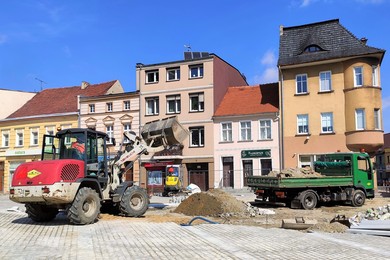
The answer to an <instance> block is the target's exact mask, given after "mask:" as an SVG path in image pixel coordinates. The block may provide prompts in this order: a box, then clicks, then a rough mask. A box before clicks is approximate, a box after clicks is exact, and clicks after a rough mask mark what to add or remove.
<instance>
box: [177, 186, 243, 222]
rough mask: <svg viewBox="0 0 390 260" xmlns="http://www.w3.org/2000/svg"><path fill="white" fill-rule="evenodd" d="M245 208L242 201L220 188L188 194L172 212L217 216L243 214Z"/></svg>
mask: <svg viewBox="0 0 390 260" xmlns="http://www.w3.org/2000/svg"><path fill="white" fill-rule="evenodd" d="M246 209H247V206H246V204H245V203H244V202H243V201H240V200H237V199H236V198H234V197H233V196H232V195H230V194H229V193H227V192H224V191H222V190H220V189H214V190H210V191H207V192H200V193H195V194H193V195H191V196H189V197H188V198H187V199H185V200H184V201H183V202H181V203H180V205H179V206H178V207H177V208H176V209H175V211H174V212H175V213H181V214H184V215H187V216H213V217H218V216H222V215H224V214H229V215H233V216H237V215H244V214H246V212H247V210H246Z"/></svg>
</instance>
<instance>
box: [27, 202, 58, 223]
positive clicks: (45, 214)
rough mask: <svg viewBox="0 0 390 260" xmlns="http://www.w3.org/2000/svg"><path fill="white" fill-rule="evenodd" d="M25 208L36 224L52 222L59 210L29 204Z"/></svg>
mask: <svg viewBox="0 0 390 260" xmlns="http://www.w3.org/2000/svg"><path fill="white" fill-rule="evenodd" d="M25 206H26V213H27V215H28V217H29V218H31V219H32V220H33V221H35V222H48V221H51V220H53V219H54V218H55V217H56V216H57V214H58V209H56V208H51V207H48V206H46V205H41V204H31V203H27V204H26V205H25Z"/></svg>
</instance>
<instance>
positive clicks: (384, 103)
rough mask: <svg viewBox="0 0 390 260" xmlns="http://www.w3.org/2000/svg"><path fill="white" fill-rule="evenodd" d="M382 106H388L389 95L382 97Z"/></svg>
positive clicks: (389, 106)
mask: <svg viewBox="0 0 390 260" xmlns="http://www.w3.org/2000/svg"><path fill="white" fill-rule="evenodd" d="M382 108H383V110H385V109H387V108H390V96H388V97H384V98H383V99H382Z"/></svg>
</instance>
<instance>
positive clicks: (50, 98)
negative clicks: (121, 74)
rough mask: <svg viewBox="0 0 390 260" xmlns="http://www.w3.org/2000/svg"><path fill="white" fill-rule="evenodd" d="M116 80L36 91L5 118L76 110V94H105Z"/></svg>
mask: <svg viewBox="0 0 390 260" xmlns="http://www.w3.org/2000/svg"><path fill="white" fill-rule="evenodd" d="M116 82H117V80H113V81H109V82H105V83H100V84H91V85H87V87H86V88H84V89H82V88H81V87H80V86H74V87H64V88H51V89H45V90H42V91H41V92H39V93H37V94H36V95H35V96H34V97H33V98H31V99H30V100H29V101H27V102H26V104H24V105H23V106H22V107H21V108H19V109H18V110H16V111H15V112H14V113H12V114H11V115H9V116H8V117H7V119H11V118H20V117H30V116H39V115H50V114H62V113H72V112H78V100H77V96H98V95H103V94H107V93H108V91H109V90H110V88H111V87H112V86H113V85H114V84H115V83H116Z"/></svg>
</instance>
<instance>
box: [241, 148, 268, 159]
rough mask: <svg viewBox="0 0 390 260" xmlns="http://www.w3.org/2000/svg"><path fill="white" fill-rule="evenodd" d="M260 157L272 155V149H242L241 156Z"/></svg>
mask: <svg viewBox="0 0 390 260" xmlns="http://www.w3.org/2000/svg"><path fill="white" fill-rule="evenodd" d="M260 157H271V150H270V149H264V150H243V151H241V158H260Z"/></svg>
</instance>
